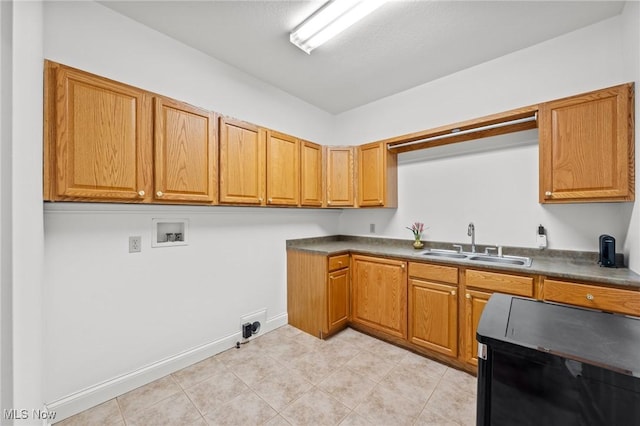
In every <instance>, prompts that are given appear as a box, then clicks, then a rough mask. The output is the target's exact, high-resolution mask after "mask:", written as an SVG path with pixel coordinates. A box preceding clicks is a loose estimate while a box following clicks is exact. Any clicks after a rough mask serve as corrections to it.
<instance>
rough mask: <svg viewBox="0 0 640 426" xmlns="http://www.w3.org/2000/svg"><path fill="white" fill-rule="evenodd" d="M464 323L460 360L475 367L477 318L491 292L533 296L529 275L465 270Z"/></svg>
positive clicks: (476, 362) (478, 318)
mask: <svg viewBox="0 0 640 426" xmlns="http://www.w3.org/2000/svg"><path fill="white" fill-rule="evenodd" d="M464 284H465V293H464V315H463V318H464V323H463V330H462V332H461V333H462V336H463V339H462V340H463V346H464V350H463V351H462V358H463V361H464V362H466V363H468V364H471V365H474V366H477V365H478V342H477V341H476V331H477V329H478V323H479V322H480V316H481V315H482V311H483V309H484V307H485V305H486V304H487V301H488V300H489V298H490V297H491V295H492V294H493V293H494V292H495V293H504V294H513V295H515V296H525V297H533V295H534V285H533V284H534V278H533V277H531V276H524V275H515V274H505V273H501V272H493V271H485V270H480V269H467V270H466V271H465V272H464Z"/></svg>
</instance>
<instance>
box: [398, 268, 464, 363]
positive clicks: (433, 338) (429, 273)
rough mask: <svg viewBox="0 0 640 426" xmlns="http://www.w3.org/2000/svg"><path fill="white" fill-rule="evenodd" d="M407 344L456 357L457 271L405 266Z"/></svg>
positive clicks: (456, 269) (453, 269) (454, 269)
mask: <svg viewBox="0 0 640 426" xmlns="http://www.w3.org/2000/svg"><path fill="white" fill-rule="evenodd" d="M409 342H411V343H413V344H415V345H418V346H421V347H424V348H427V349H430V350H433V351H436V352H439V353H442V354H445V355H449V356H451V357H456V356H458V268H456V267H451V266H440V265H428V264H423V263H414V262H411V263H409Z"/></svg>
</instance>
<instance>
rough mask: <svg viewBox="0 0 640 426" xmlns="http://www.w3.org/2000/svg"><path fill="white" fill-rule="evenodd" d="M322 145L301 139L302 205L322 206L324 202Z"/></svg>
mask: <svg viewBox="0 0 640 426" xmlns="http://www.w3.org/2000/svg"><path fill="white" fill-rule="evenodd" d="M322 171H323V155H322V146H321V145H318V144H316V143H313V142H308V141H303V140H301V141H300V205H302V206H308V207H322V204H323V202H324V196H323V191H324V185H323V181H324V180H323V172H322Z"/></svg>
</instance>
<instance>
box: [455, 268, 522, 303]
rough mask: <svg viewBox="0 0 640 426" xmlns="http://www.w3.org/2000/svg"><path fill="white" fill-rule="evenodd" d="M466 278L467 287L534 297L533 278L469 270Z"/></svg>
mask: <svg viewBox="0 0 640 426" xmlns="http://www.w3.org/2000/svg"><path fill="white" fill-rule="evenodd" d="M465 278H466V281H465V283H466V286H467V287H476V288H481V289H484V290H491V291H497V292H500V293H508V294H514V295H516V296H527V297H533V277H523V276H520V275H508V274H499V273H497V272H487V271H478V270H475V269H467V271H466V275H465Z"/></svg>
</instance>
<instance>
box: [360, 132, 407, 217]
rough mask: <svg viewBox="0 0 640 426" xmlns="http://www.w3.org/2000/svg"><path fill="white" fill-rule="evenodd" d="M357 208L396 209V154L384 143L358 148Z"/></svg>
mask: <svg viewBox="0 0 640 426" xmlns="http://www.w3.org/2000/svg"><path fill="white" fill-rule="evenodd" d="M358 206H359V207H398V170H397V154H395V153H392V152H390V151H389V150H388V149H387V144H386V143H384V142H374V143H370V144H366V145H361V146H359V147H358Z"/></svg>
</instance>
